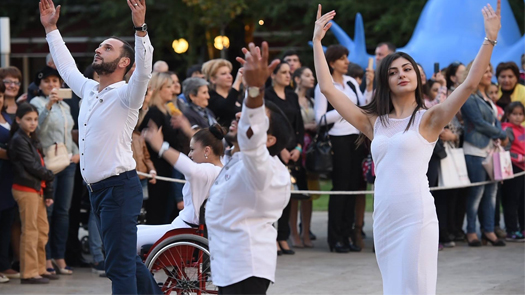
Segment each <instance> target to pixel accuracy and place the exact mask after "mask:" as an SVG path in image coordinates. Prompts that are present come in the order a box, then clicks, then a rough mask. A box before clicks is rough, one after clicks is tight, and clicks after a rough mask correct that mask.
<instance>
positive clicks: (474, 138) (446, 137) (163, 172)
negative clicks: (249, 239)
mask: <svg viewBox="0 0 525 295" xmlns="http://www.w3.org/2000/svg"><path fill="white" fill-rule="evenodd" d="M395 50H396V48H395V46H394V45H393V44H391V43H388V42H384V43H380V44H379V45H378V46H377V48H376V51H375V59H376V66H377V67H378V66H380V64H381V60H382V59H383V58H384V57H385V56H387V55H388V54H390V53H393V52H395ZM325 55H326V60H327V62H328V64H329V67H330V71H331V74H332V78H333V83H334V85H335V86H336V87H337V88H338V89H340V90H341V91H343V92H344V93H345V94H346V95H347V96H348V99H349V100H351V101H352V102H353V103H355V104H356V105H358V106H364V105H366V104H368V103H370V101H371V99H372V96H373V93H374V89H375V87H374V70H373V69H371V68H369V69H363V68H361V67H360V66H359V65H357V64H355V63H352V62H351V61H349V59H348V56H349V52H348V49H346V48H345V47H343V46H341V45H332V46H329V47H328V48H327V50H326V53H325ZM521 60H522V62H521V71H520V68H519V67H518V65H517V64H515V63H514V62H503V63H500V64H498V65H496V67H495V69H494V68H493V67H492V65H491V66H489V67H488V68H487V69H486V72H485V74H484V76H483V79H482V80H481V81H480V83H479V85H478V87H477V89H476V90H475V91H474V92H473V93H472V95H471V96H470V97H469V98H468V100H467V102H466V103H465V104H464V106H463V107H462V108H461V111H460V112H459V113H458V114H457V115H456V116H455V117H454V119H453V120H452V121H451V122H450V124H449V125H448V126H447V127H446V128H445V129H444V130H443V131H442V133H441V135H440V138H439V140H438V144H436V148H435V150H434V154H433V156H432V159H431V160H430V163H429V169H428V173H427V176H428V180H429V184H430V186H431V187H435V186H438V184H439V171H440V160H441V159H442V158H443V152H444V151H443V150H444V148H443V146H445V145H446V146H447V147H448V148H452V149H458V148H462V149H463V152H464V155H465V160H466V166H467V170H468V176H469V179H470V181H471V182H473V183H474V182H481V181H486V180H489V179H490V178H489V175H488V174H487V172H486V171H485V170H484V169H483V167H482V162H483V160H484V159H485V158H486V157H487V155H489V153H490V150H491V149H492V147H493V146H494V145H495V144H497V145H500V146H502V147H503V148H504V149H506V150H508V151H510V154H511V160H512V167H513V172H514V173H519V172H522V171H523V170H524V169H525V141H524V138H525V128H524V126H525V124H524V122H525V117H524V113H525V109H524V104H525V86H524V85H523V84H522V83H523V73H524V68H525V59H524V57H523V56H522V59H521ZM232 70H233V66H232V64H231V63H230V62H229V61H227V60H225V59H212V60H209V61H207V62H205V63H204V64H202V65H193V66H191V67H189V68H188V70H187V72H186V76H187V77H186V79H184V80H182V79H181V80H179V76H178V75H177V74H175V73H174V72H170V68H169V65H168V63H166V62H164V61H157V62H156V63H155V65H154V67H153V71H154V73H153V76H152V78H151V80H150V82H149V86H148V90H147V93H146V95H145V100H144V104H143V106H142V109H141V110H140V114H139V120H138V122H137V126H136V129H135V132H134V133H133V135H132V147H131V148H132V150H133V153H134V158H135V161H136V162H137V171H140V172H144V173H149V174H151V175H152V176H153V178H151V179H149V178H146V177H143V176H142V177H141V179H142V186H143V192H144V205H143V208H144V212H145V214H144V216H143V218H142V220H140V222H141V223H145V224H148V225H158V224H166V223H170V222H171V221H172V220H173V219H174V218H176V217H177V215H178V213H179V211H180V210H182V209H183V208H184V202H183V198H182V185H181V184H177V183H170V182H165V181H159V180H157V179H156V178H155V177H156V176H165V177H173V178H177V179H184V175H183V174H182V173H181V172H179V171H178V170H176V169H175V168H174V166H173V165H171V164H170V163H168V162H167V161H166V160H164V159H162V158H159V157H157V155H156V153H155V152H154V150H153V149H152V148H151V147H150V146H149V144H148V143H146V142H145V141H144V139H143V138H142V137H141V135H140V134H141V131H142V130H143V129H144V128H147V127H148V123H149V122H150V121H153V122H155V124H156V125H157V126H158V127H161V128H162V134H163V138H164V140H165V141H167V142H169V144H170V146H171V147H172V148H174V149H176V150H177V151H179V152H180V153H183V154H188V153H189V152H190V139H191V138H192V136H193V135H194V134H195V133H196V132H197V131H198V130H201V129H204V128H208V127H210V126H214V125H215V124H216V123H219V124H220V125H221V126H222V127H223V128H224V129H225V131H226V130H227V129H228V128H230V125H233V124H232V122H235V119H236V114H237V113H238V112H240V110H241V108H242V105H243V98H244V93H245V90H246V89H245V87H244V85H243V69H242V68H240V69H239V70H238V71H237V72H236V73H235V75H232ZM469 70H470V64H467V65H464V64H462V63H460V62H454V63H451V64H450V65H448V66H447V67H445V68H444V69H442V70H441V71H439V72H437V73H434V74H433V75H432V76H431V77H427V76H425V75H424V73H425V72H426V73H429V72H428V71H425V69H423V68H421V67H420V72H421V73H422V84H423V85H422V89H423V95H424V101H425V106H426V107H427V108H432V107H433V106H435V105H437V104H439V103H442V102H443V101H445V100H446V99H447V96H448V95H449V94H450V93H451V92H453V91H454V89H455V88H456V87H458V85H460V84H461V83H462V81H463V79H464V77H466V75H467V73H468V72H469ZM132 71H133V69H131V70H130V73H128V74H127V78H128V79H129V76H130V75H131V73H132ZM85 75H86V77H89V78H92V79H96V77H97V75H96V73H95V72H94V71H93V69H92V68H91V67H88V69H86V71H85ZM493 75H495V79H493ZM234 76H235V78H234ZM427 78H428V79H427ZM181 81H182V83H181ZM493 81H497V82H496V83H494V82H493ZM21 82H22V73H21V72H20V70H19V69H17V68H16V67H5V68H0V110H1V113H0V175H1V176H0V282H7V281H9V279H19V278H21V277H28V276H30V277H32V278H34V280H37V281H32V282H29V283H42V282H46V281H49V280H54V279H58V278H59V276H58V275H72V274H74V270H73V269H72V268H71V266H83V265H84V264H83V263H85V262H86V261H83V260H82V258H81V254H80V253H81V252H80V251H78V250H77V248H78V247H79V246H78V245H79V244H80V243H79V241H78V230H79V229H78V228H79V226H80V223H82V224H84V225H85V226H86V227H87V228H88V230H89V249H90V252H91V256H92V261H90V262H89V263H90V264H91V265H92V267H93V269H94V270H96V271H97V272H98V273H100V274H101V275H104V253H103V245H102V242H101V239H100V235H99V233H98V232H97V229H96V226H95V223H94V218H93V215H92V214H88V215H87V217H86V218H85V220H79V218H78V216H79V215H80V207H81V205H82V204H83V205H84V207H85V208H87V209H88V211H89V208H90V206H89V205H87V206H86V205H85V203H86V202H89V200H88V198H87V193H86V191H85V187H84V184H83V182H82V179H81V177H80V171H79V169H78V167H77V166H78V165H77V164H78V162H79V158H80V157H79V150H78V136H77V116H78V110H79V108H80V107H81V99H82V98H79V97H77V96H76V95H75V94H72V96H71V98H69V99H68V97H64V96H63V95H62V94H61V93H63V92H62V91H60V90H61V89H62V88H67V85H64V83H63V81H62V79H61V77H60V75H59V73H58V71H57V70H56V69H55V67H54V63H53V60H52V59H50V57H49V56H48V58H47V59H46V66H45V67H44V68H42V69H41V70H40V71H38V73H36V75H35V78H34V80H33V83H31V85H30V87H29V89H27V91H26V90H25V89H21ZM264 98H265V100H266V101H271V102H272V103H273V104H275V105H276V106H277V107H279V108H280V110H281V111H282V112H283V113H284V115H285V116H286V117H287V119H288V121H289V122H290V124H291V126H292V128H293V131H294V136H293V138H290V142H289V144H288V146H287V147H286V148H285V149H283V150H282V151H281V152H280V154H279V158H280V159H281V161H282V162H283V163H284V164H285V165H287V167H288V169H289V171H290V177H291V179H292V183H293V185H294V188H295V189H298V190H319V189H320V179H323V178H324V179H327V180H330V181H331V184H332V190H333V191H360V190H366V189H367V187H369V188H370V187H371V185H373V181H370V179H367V178H366V177H365V176H364V175H363V163H365V162H367V159H369V155H370V150H369V143H367V142H364V143H362V144H359V143H358V142H357V140H358V137H359V131H358V130H357V129H356V128H355V127H354V126H352V125H351V124H349V123H348V122H346V121H345V120H344V119H342V117H341V116H340V115H339V113H338V112H337V111H336V110H334V108H333V107H332V106H331V105H330V103H329V102H328V101H327V99H326V98H325V97H324V96H323V94H322V93H321V92H320V91H319V89H318V87H316V86H315V76H314V71H313V70H312V68H309V67H307V66H304V65H303V64H302V63H301V59H300V55H299V53H297V52H295V51H288V52H285V53H284V54H283V55H282V59H281V63H280V64H279V65H278V66H277V67H276V68H275V70H274V71H273V73H272V74H271V79H269V81H268V83H267V88H266V89H265V97H264ZM234 127H235V126H232V128H234ZM319 130H324V131H323V132H325V131H326V132H328V134H329V136H330V141H331V145H332V152H333V171H332V172H331V173H330V174H328V175H325V174H322V175H319V174H318V173H315V172H314V171H309V170H307V169H306V167H305V158H306V151H307V150H308V148H309V147H310V145H311V144H312V142H313V141H314V139H315V137H316V134H317V132H318V131H319ZM56 143H63V144H64V146H65V148H66V149H67V152H68V154H69V157H70V164H69V165H68V166H67V167H66V168H65V169H63V170H61V171H60V172H58V173H52V172H51V171H50V170H47V169H46V166H45V164H44V158H45V156H46V155H45V152H46V150H47V149H49V148H50V147H52V146H53V145H55V144H56ZM223 143H224V144H225V146H226V149H230V148H231V147H232V145H233V144H234V142H228V139H227V138H225V139H224V140H223ZM445 156H446V155H445ZM524 178H525V177H523V176H521V177H516V178H514V179H509V180H505V181H503V182H502V183H494V182H491V183H488V184H485V185H481V186H474V187H470V188H455V189H448V190H440V191H434V192H433V193H432V194H433V196H434V199H435V205H436V210H437V215H438V219H439V229H440V231H439V232H440V233H439V247H440V249H443V248H447V247H454V246H455V245H456V242H463V241H465V242H467V244H468V245H469V246H472V247H476V246H481V245H483V244H486V243H487V242H488V243H491V244H492V245H493V246H505V241H508V242H524V241H525V237H524V236H525V221H524V206H525V205H524V198H525V192H524V187H525V183H524ZM367 182H368V183H367ZM318 198H319V195H315V194H293V195H292V198H291V200H290V203H289V204H288V206H286V208H285V209H284V211H283V212H282V215H281V218H280V219H279V221H278V225H277V227H278V236H277V241H276V243H277V246H278V247H277V249H278V254H279V255H281V254H286V255H291V254H294V250H293V249H292V248H311V247H313V243H312V240H315V239H316V235H315V233H313V232H312V231H311V230H310V228H311V217H312V208H313V205H312V204H313V202H315V200H317V199H318ZM365 206H366V198H365V195H331V196H330V197H329V202H328V214H327V217H328V229H327V230H328V231H327V237H328V240H327V244H328V249H329V250H330V251H335V252H338V253H347V252H354V251H361V249H362V248H363V247H364V242H363V239H364V238H365V237H366V236H367V233H365V232H364V231H363V224H364V213H365ZM501 207H502V208H503V211H502V210H501V209H500V208H501ZM502 212H503V216H504V224H505V226H504V228H503V227H502V226H501V224H502V223H501V220H500V216H501V213H502ZM70 217H71V218H70ZM465 217H466V223H465V222H464V220H465ZM478 219H479V221H480V225H481V228H480V230H481V233H482V235H481V237H478V235H477V233H476V232H477V228H476V222H477V220H478ZM368 234H370V233H368ZM75 235H76V236H75ZM480 238H481V239H480ZM288 242H291V245H290V244H288ZM21 274H22V275H21Z"/></svg>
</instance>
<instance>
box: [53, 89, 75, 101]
mask: <svg viewBox="0 0 525 295" xmlns="http://www.w3.org/2000/svg"><path fill="white" fill-rule="evenodd" d="M57 95H58V97H60V98H62V99H70V98H71V97H73V93H72V92H71V89H69V88H60V89H58V93H57Z"/></svg>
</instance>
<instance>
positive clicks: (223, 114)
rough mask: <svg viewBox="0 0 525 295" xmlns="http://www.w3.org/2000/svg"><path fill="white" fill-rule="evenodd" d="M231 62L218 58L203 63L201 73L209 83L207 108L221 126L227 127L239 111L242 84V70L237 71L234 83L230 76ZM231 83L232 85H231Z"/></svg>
mask: <svg viewBox="0 0 525 295" xmlns="http://www.w3.org/2000/svg"><path fill="white" fill-rule="evenodd" d="M231 71H232V64H231V62H229V61H227V60H225V59H222V58H218V59H212V60H210V61H207V62H205V63H204V64H203V65H202V73H203V74H204V75H205V77H206V80H207V81H208V82H210V86H211V87H210V101H209V105H208V108H209V109H210V110H211V111H212V112H213V114H214V115H215V117H216V118H217V121H218V122H219V124H221V126H224V127H229V126H230V123H231V122H232V120H233V119H235V114H236V113H238V112H240V111H241V104H240V103H239V102H238V98H239V90H240V88H241V82H242V68H241V69H239V70H238V71H237V75H236V76H235V81H233V79H232V75H231ZM232 81H233V84H232Z"/></svg>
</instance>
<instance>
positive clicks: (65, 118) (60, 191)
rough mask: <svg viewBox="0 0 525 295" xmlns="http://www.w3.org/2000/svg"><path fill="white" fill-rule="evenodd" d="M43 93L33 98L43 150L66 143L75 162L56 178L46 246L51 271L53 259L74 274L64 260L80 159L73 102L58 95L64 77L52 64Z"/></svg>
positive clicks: (43, 76)
mask: <svg viewBox="0 0 525 295" xmlns="http://www.w3.org/2000/svg"><path fill="white" fill-rule="evenodd" d="M34 82H35V85H38V88H39V92H38V95H37V96H35V97H34V98H33V99H32V100H31V104H32V105H34V106H35V107H36V109H37V110H38V113H39V115H38V129H37V135H38V138H39V139H40V141H41V144H42V148H43V150H44V151H45V150H47V149H48V148H49V147H50V146H52V145H54V144H55V143H64V145H65V146H66V149H67V151H68V153H69V154H71V155H72V156H71V164H69V166H67V167H66V168H65V169H64V170H62V171H61V172H59V173H58V174H57V175H56V176H55V180H54V181H53V188H54V189H53V192H54V198H53V199H54V203H53V205H52V206H49V207H48V208H47V211H48V212H47V216H48V219H49V242H48V244H47V246H46V257H47V271H49V272H51V273H54V269H53V264H52V261H51V259H53V260H54V261H53V262H54V263H55V264H56V267H57V270H58V273H59V274H65V275H70V274H72V273H73V271H72V270H71V268H70V267H68V266H67V265H66V262H65V260H64V257H65V253H66V241H67V234H66V233H67V232H68V228H69V207H70V206H71V198H72V197H73V187H74V180H75V171H76V167H77V163H78V162H79V160H80V155H79V154H78V147H77V145H76V144H75V143H74V142H73V140H72V138H71V130H72V129H73V125H74V120H73V117H72V116H71V111H70V110H69V105H68V104H66V103H65V102H63V101H62V98H60V97H59V96H58V89H60V85H61V84H62V83H61V79H60V75H59V74H58V71H57V70H55V69H53V68H50V67H48V66H46V67H44V68H43V69H42V70H40V71H39V72H38V73H37V75H36V79H35V81H34Z"/></svg>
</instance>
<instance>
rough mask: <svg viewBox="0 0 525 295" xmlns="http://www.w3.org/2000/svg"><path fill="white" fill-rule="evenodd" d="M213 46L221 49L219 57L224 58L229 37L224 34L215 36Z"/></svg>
mask: <svg viewBox="0 0 525 295" xmlns="http://www.w3.org/2000/svg"><path fill="white" fill-rule="evenodd" d="M213 46H214V47H215V48H216V49H217V50H220V51H221V58H226V49H228V48H230V39H229V38H228V37H226V36H217V37H215V39H213Z"/></svg>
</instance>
